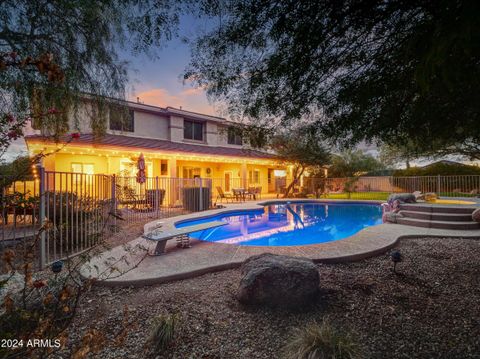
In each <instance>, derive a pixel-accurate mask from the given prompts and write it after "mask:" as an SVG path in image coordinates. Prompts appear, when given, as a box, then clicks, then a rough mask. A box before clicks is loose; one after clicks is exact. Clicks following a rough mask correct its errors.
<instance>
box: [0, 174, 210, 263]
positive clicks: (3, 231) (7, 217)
mask: <svg viewBox="0 0 480 359" xmlns="http://www.w3.org/2000/svg"><path fill="white" fill-rule="evenodd" d="M37 174H38V176H37V177H36V178H33V177H27V178H23V179H22V180H15V179H13V178H11V177H10V178H8V177H6V176H0V202H1V211H0V212H1V223H0V247H1V248H3V247H6V246H14V247H15V248H17V249H18V248H19V245H20V246H21V247H23V249H24V250H27V248H30V247H35V257H36V258H37V259H38V267H39V268H43V267H45V266H46V265H47V264H49V263H51V262H53V261H55V260H58V259H62V258H66V257H70V256H73V255H76V254H78V253H81V252H83V251H84V250H86V249H89V248H91V247H92V246H94V245H96V244H98V243H99V242H100V241H101V240H102V239H104V238H105V236H106V235H109V234H110V233H111V232H115V231H119V230H121V229H122V227H123V226H125V225H128V224H132V223H140V224H144V223H146V222H148V221H151V220H152V219H157V218H164V217H169V216H174V215H178V214H182V213H188V212H194V211H202V210H207V209H209V208H211V205H212V200H211V199H212V181H211V180H209V179H200V178H198V179H183V178H163V177H154V178H147V179H146V181H145V182H144V183H141V184H140V183H137V181H136V178H135V177H119V176H114V175H113V176H107V175H100V174H97V175H89V174H82V173H70V172H50V171H45V170H44V169H43V168H42V167H39V168H38V170H37ZM40 229H42V230H40Z"/></svg>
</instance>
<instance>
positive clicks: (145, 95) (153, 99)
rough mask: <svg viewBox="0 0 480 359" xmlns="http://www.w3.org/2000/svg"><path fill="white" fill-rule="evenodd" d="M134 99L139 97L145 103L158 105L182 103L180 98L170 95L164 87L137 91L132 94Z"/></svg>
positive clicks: (179, 104) (175, 105) (165, 105)
mask: <svg viewBox="0 0 480 359" xmlns="http://www.w3.org/2000/svg"><path fill="white" fill-rule="evenodd" d="M133 97H134V100H135V101H136V98H137V97H139V98H140V102H143V103H144V104H146V105H153V106H160V107H167V106H172V107H178V106H181V105H182V102H183V101H182V99H181V98H180V97H178V96H175V95H171V94H170V93H169V92H168V91H167V90H166V89H163V88H153V89H151V90H147V91H142V92H139V93H138V94H137V95H136V96H133Z"/></svg>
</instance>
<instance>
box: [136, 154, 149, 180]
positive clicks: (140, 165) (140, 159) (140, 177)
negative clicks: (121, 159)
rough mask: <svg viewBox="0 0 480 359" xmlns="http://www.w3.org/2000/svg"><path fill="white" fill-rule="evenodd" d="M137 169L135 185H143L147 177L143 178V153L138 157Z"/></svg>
mask: <svg viewBox="0 0 480 359" xmlns="http://www.w3.org/2000/svg"><path fill="white" fill-rule="evenodd" d="M137 168H138V172H137V183H140V184H142V183H145V182H146V181H147V177H146V176H145V159H144V158H143V153H140V157H138V161H137Z"/></svg>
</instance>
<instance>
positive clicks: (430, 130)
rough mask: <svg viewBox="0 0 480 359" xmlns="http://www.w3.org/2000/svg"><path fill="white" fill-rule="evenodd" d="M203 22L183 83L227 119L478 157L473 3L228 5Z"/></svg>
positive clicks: (477, 27)
mask: <svg viewBox="0 0 480 359" xmlns="http://www.w3.org/2000/svg"><path fill="white" fill-rule="evenodd" d="M209 10H210V14H211V15H221V19H222V21H219V22H218V26H216V27H215V28H214V29H212V31H211V32H209V33H207V34H206V35H205V36H203V37H201V38H200V39H199V40H198V41H197V43H196V46H195V49H194V56H193V58H192V60H191V64H190V66H189V68H188V69H187V71H186V73H185V76H186V77H190V78H193V79H195V80H196V81H197V83H198V84H199V85H202V86H205V87H206V88H207V89H208V94H209V95H210V96H211V97H213V98H215V99H219V100H221V101H223V102H225V103H227V104H228V106H229V107H230V110H231V112H232V113H235V114H237V115H238V116H241V117H246V118H251V119H254V120H255V121H256V123H257V124H259V123H262V124H263V125H264V126H270V127H271V126H278V127H282V126H283V125H284V124H291V123H295V122H296V121H298V119H299V118H308V119H311V120H312V121H314V123H315V124H316V126H317V127H318V128H319V129H320V130H321V131H322V132H323V133H324V134H326V135H327V136H328V137H329V138H330V139H332V140H333V141H340V142H342V143H343V144H347V145H351V144H354V143H357V142H359V141H361V140H363V139H367V140H372V141H380V140H381V141H383V142H387V143H400V144H401V143H407V142H408V141H412V142H414V143H415V144H416V145H419V146H420V147H422V148H423V149H424V150H425V151H431V150H433V149H438V148H439V147H432V145H431V144H434V142H435V141H437V142H435V143H437V144H441V145H442V147H444V145H448V144H463V143H469V144H472V146H471V147H472V148H473V149H474V150H475V153H477V154H478V153H479V152H478V144H479V143H480V126H478V123H479V122H480V118H479V116H480V93H479V92H478V91H477V87H478V83H479V79H480V66H479V65H478V64H479V54H480V47H479V46H478V43H480V22H479V21H478V15H479V14H480V3H479V2H478V1H474V0H458V1H447V0H441V1H436V2H428V1H420V0H416V1H402V0H393V1H387V2H385V1H367V0H360V1H337V0H325V1H309V0H286V1H280V2H277V1H256V0H246V1H244V0H242V1H240V0H232V1H229V2H227V5H226V6H224V7H220V6H217V7H213V8H211V9H209ZM439 140H441V141H439ZM444 141H445V142H446V143H443V142H444ZM449 148H451V149H453V150H455V149H456V148H457V147H455V146H449Z"/></svg>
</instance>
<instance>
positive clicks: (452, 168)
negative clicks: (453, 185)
mask: <svg viewBox="0 0 480 359" xmlns="http://www.w3.org/2000/svg"><path fill="white" fill-rule="evenodd" d="M437 175H441V176H451V175H480V167H477V166H469V165H464V164H462V163H455V162H437V163H432V164H431V165H429V166H425V167H411V168H408V169H402V170H396V171H394V172H393V176H395V177H402V176H437Z"/></svg>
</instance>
